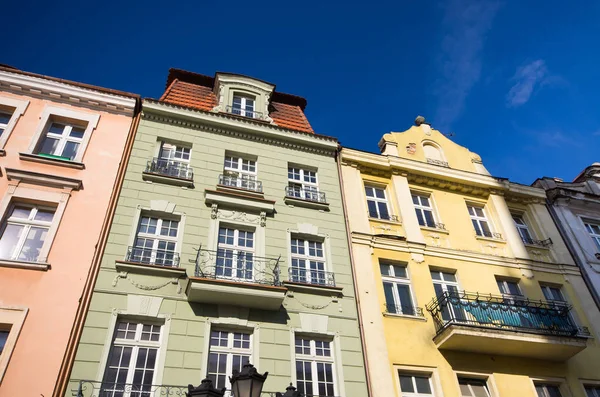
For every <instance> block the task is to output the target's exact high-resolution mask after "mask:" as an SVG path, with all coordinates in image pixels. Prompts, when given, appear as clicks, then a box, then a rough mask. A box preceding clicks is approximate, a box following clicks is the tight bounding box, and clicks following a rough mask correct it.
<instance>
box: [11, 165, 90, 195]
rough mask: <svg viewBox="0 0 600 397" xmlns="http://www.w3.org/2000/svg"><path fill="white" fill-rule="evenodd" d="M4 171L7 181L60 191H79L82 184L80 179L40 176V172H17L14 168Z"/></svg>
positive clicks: (48, 175)
mask: <svg viewBox="0 0 600 397" xmlns="http://www.w3.org/2000/svg"><path fill="white" fill-rule="evenodd" d="M5 170H6V177H7V178H8V180H9V181H12V180H16V181H20V182H25V183H31V184H34V185H42V186H48V187H54V188H60V189H72V190H80V189H82V188H83V182H82V181H81V180H80V179H74V178H65V177H62V176H58V175H50V174H42V173H40V172H31V171H24V170H17V169H14V168H6V169H5Z"/></svg>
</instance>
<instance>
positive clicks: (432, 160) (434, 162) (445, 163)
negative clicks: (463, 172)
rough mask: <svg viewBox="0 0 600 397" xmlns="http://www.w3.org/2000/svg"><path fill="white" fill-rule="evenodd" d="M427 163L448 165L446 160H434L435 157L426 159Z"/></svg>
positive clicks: (441, 165)
mask: <svg viewBox="0 0 600 397" xmlns="http://www.w3.org/2000/svg"><path fill="white" fill-rule="evenodd" d="M427 164H433V165H439V166H440V167H448V168H449V167H450V166H449V165H448V162H447V161H442V160H436V159H430V158H428V159H427Z"/></svg>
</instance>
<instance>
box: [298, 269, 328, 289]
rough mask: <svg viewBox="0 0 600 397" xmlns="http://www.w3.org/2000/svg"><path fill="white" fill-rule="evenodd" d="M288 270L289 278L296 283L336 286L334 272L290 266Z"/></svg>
mask: <svg viewBox="0 0 600 397" xmlns="http://www.w3.org/2000/svg"><path fill="white" fill-rule="evenodd" d="M288 272H289V277H290V279H289V280H290V281H291V282H294V283H305V284H312V285H322V286H327V287H335V275H334V273H333V272H326V271H324V270H313V269H304V268H299V267H289V268H288Z"/></svg>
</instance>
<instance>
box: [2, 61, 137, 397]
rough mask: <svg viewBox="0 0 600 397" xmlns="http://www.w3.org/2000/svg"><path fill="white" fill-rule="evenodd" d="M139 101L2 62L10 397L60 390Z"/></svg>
mask: <svg viewBox="0 0 600 397" xmlns="http://www.w3.org/2000/svg"><path fill="white" fill-rule="evenodd" d="M138 105H139V97H138V96H137V95H133V94H129V93H125V92H118V91H114V90H109V89H105V88H100V87H94V86H89V85H85V84H80V83H75V82H70V81H65V80H60V79H55V78H51V77H46V76H40V75H35V74H32V73H27V72H23V71H19V70H16V69H12V68H8V67H0V222H1V223H0V397H14V396H25V395H27V396H29V395H31V396H40V395H43V396H47V397H49V396H51V395H52V394H53V391H54V388H55V384H56V381H57V377H58V374H59V372H60V371H61V367H62V366H64V365H63V360H64V359H65V354H66V352H67V346H68V344H69V340H70V338H71V333H72V331H73V328H74V323H75V321H76V318H78V315H79V316H81V313H82V312H83V310H81V308H80V301H81V298H82V295H83V294H84V293H85V289H86V288H89V284H90V282H91V281H92V280H93V279H94V277H93V271H94V262H95V258H96V257H98V252H99V251H101V250H103V246H104V244H105V241H104V240H105V239H104V237H103V236H105V235H106V233H105V229H106V228H107V227H108V224H109V221H110V219H109V218H111V217H112V214H111V207H112V205H113V204H114V201H115V200H116V197H117V192H118V189H119V187H120V181H119V175H120V173H121V170H122V167H123V163H124V162H126V158H127V156H125V155H127V154H128V150H130V143H131V142H132V139H133V135H134V133H135V127H136V122H137V108H138ZM78 313H79V314H78Z"/></svg>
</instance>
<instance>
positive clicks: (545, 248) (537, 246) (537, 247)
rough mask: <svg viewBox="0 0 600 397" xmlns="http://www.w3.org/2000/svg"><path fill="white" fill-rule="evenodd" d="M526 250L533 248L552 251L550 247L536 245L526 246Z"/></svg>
mask: <svg viewBox="0 0 600 397" xmlns="http://www.w3.org/2000/svg"><path fill="white" fill-rule="evenodd" d="M524 245H525V248H531V249H532V250H538V249H539V250H546V251H550V246H546V247H544V246H543V245H535V244H524Z"/></svg>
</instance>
